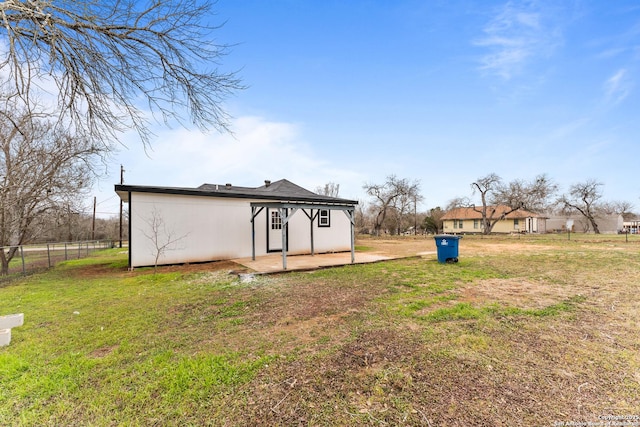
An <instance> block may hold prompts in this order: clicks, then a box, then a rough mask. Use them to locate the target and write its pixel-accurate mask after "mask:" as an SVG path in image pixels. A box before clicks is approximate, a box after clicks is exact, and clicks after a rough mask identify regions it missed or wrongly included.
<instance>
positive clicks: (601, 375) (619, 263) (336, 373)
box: [51, 236, 640, 426]
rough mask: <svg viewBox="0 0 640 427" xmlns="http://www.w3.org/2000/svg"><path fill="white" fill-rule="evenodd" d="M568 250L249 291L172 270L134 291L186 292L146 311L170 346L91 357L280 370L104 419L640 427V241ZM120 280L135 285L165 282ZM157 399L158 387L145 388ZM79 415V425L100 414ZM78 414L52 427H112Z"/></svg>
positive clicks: (465, 248) (530, 240)
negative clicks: (212, 358)
mask: <svg viewBox="0 0 640 427" xmlns="http://www.w3.org/2000/svg"><path fill="white" fill-rule="evenodd" d="M561 237H562V236H561ZM561 237H560V238H559V237H554V236H551V237H547V236H540V237H531V236H504V237H493V236H492V237H485V238H481V237H473V236H465V237H464V238H463V240H462V241H461V242H460V262H459V263H458V264H455V265H444V264H438V263H437V262H436V260H435V255H433V254H431V253H429V252H430V251H435V244H434V243H433V237H432V236H429V237H415V238H404V239H392V238H380V239H377V238H362V239H359V241H358V245H361V246H362V247H365V248H366V250H367V251H371V252H374V253H380V254H386V255H389V256H393V257H410V258H405V259H400V260H395V261H389V262H383V263H377V264H370V265H356V266H345V267H341V268H337V269H327V270H320V271H316V272H306V273H288V274H278V275H270V276H259V277H256V278H255V280H254V281H251V282H248V283H242V282H240V281H238V280H237V279H236V280H235V281H233V280H234V279H233V277H234V276H233V275H229V274H228V273H229V272H230V271H238V266H237V265H235V264H233V263H228V262H221V263H209V264H195V265H189V266H173V267H161V268H159V269H158V272H157V274H158V276H159V277H163V275H164V274H168V273H180V274H178V275H177V276H179V277H180V279H176V280H174V279H171V280H169V279H167V281H165V282H161V281H159V282H158V283H156V282H152V281H150V282H144V281H140V284H138V285H135V286H134V285H132V284H130V283H127V284H126V285H123V286H127V289H134V290H138V291H139V292H142V291H143V290H145V288H144V287H145V286H146V287H148V289H147V291H148V292H149V294H148V295H152V294H157V293H160V292H161V289H162V286H164V287H167V288H168V287H172V289H173V288H175V292H176V293H175V296H173V297H172V298H165V299H163V300H162V304H164V305H163V308H162V309H161V310H158V312H160V314H158V313H156V312H154V311H153V310H154V308H153V307H152V306H145V308H141V310H148V311H149V314H153V315H154V316H158V318H159V319H163V320H162V328H159V329H158V331H157V332H154V333H153V334H149V333H148V332H145V333H147V334H148V335H142V337H143V338H146V339H147V342H148V343H149V345H150V346H152V347H150V348H144V349H138V352H137V353H132V354H128V353H125V352H126V351H127V347H129V346H132V345H133V344H132V342H134V341H135V340H134V339H130V340H129V341H130V342H129V343H128V345H118V344H109V345H106V344H104V343H101V344H100V345H99V346H96V348H95V349H94V350H93V351H91V352H90V353H89V357H90V358H92V359H99V361H100V362H101V363H103V362H104V363H107V362H109V360H110V359H112V358H114V357H116V356H118V355H123V359H125V360H128V359H130V358H131V359H134V360H138V359H139V358H141V357H143V356H141V354H142V355H144V354H147V353H149V354H153V353H154V350H155V351H156V353H161V354H166V353H168V352H169V351H168V350H167V349H166V348H162V347H160V348H159V349H160V350H162V351H159V349H158V348H156V347H153V345H156V346H158V345H162V344H154V343H163V342H165V343H166V342H170V345H169V346H168V348H169V349H170V352H171V354H172V356H173V357H175V358H176V359H178V360H180V358H186V359H189V358H192V357H196V356H201V355H218V354H239V355H241V357H242V358H243V359H244V360H253V359H256V358H258V357H266V358H267V359H268V362H267V363H266V364H265V365H264V366H262V365H261V366H260V367H259V369H256V375H255V376H252V377H251V378H249V379H248V380H247V381H246V382H244V383H241V384H239V385H233V386H229V387H226V388H216V389H215V390H217V392H216V393H211V394H206V393H202V394H201V395H198V394H197V393H194V394H193V395H198V396H200V397H199V398H197V399H195V398H193V397H191V396H193V395H192V394H189V395H187V397H183V396H182V395H179V394H178V396H177V399H178V400H179V402H180V404H181V405H182V406H180V411H179V413H178V412H177V411H171V409H167V407H170V406H171V404H173V405H178V404H175V403H173V402H171V403H167V401H163V400H162V399H167V398H166V397H165V396H163V394H162V391H163V389H162V388H158V390H159V392H158V393H155V394H153V397H154V398H153V399H147V400H145V401H140V402H137V405H139V406H140V407H139V408H137V409H136V411H139V412H135V415H136V417H135V418H134V421H133V422H132V419H131V418H129V419H126V418H118V414H117V413H116V414H115V415H113V414H109V415H108V417H110V418H108V417H105V418H102V419H103V420H104V419H109V420H111V424H113V425H117V424H129V423H131V424H171V425H173V424H175V425H177V424H190V425H228V426H245V425H256V426H273V425H282V426H285V425H286V426H289V425H326V426H329V425H331V426H333V425H354V426H356V425H358V426H359V425H380V426H385V425H416V426H418V425H420V426H423V425H426V426H533V425H535V426H545V425H546V426H552V425H560V423H565V425H568V423H574V424H573V425H578V424H579V423H584V425H586V423H588V422H591V423H598V422H600V421H602V420H601V418H599V417H602V416H607V415H613V416H620V417H623V416H636V415H640V400H638V396H640V336H639V334H638V330H640V296H639V295H640V293H639V292H638V290H639V289H638V288H639V285H640V241H632V242H629V243H627V242H625V241H624V240H621V239H620V238H619V237H618V238H617V239H616V238H615V236H614V237H597V238H593V239H587V238H586V237H583V238H582V239H577V238H576V240H572V241H568V240H565V239H563V238H561ZM622 239H624V237H623V238H622ZM425 252H427V254H426V255H424V256H423V257H416V256H415V255H416V254H418V253H425ZM80 270H83V271H82V272H75V270H74V272H73V274H79V275H85V276H84V277H86V278H89V277H95V278H100V277H103V276H104V275H105V274H108V268H107V267H104V266H103V267H92V266H87V267H86V268H85V267H83V268H82V269H80ZM116 271H117V275H123V277H125V278H127V277H135V278H143V279H144V277H143V276H145V275H153V274H154V271H153V269H147V270H136V271H134V272H126V271H121V270H116ZM92 275H93V276H92ZM79 277H80V276H79ZM172 277H173V276H172ZM226 281H228V282H229V283H228V284H226V285H225V286H221V287H217V285H216V284H218V283H221V282H226ZM214 285H216V286H214ZM143 303H144V299H140V300H139V304H143ZM137 308H138V307H136V309H137ZM136 339H137V338H136ZM178 356H180V357H178ZM143 360H146V359H143ZM160 362H161V360H158V361H157V362H156V363H160ZM153 366H156V365H153ZM95 368H96V369H99V368H100V365H96V367H95ZM154 369H155V368H154ZM124 370H125V371H126V369H124ZM118 372H119V371H118V370H117V369H114V370H113V371H110V375H117V373H118ZM152 372H154V371H153V370H152V369H151V368H150V370H149V374H151V373H152ZM205 374H206V372H205V371H203V372H200V373H199V375H205ZM98 378H100V376H98ZM137 378H138V377H135V378H134V377H133V376H132V379H131V380H130V381H131V383H133V384H137V383H135V381H137ZM141 381H144V380H141ZM96 383H97V384H103V383H101V382H99V381H96ZM105 383H107V382H106V381H105ZM197 385H198V383H197V382H194V383H192V387H188V388H186V389H187V390H189V391H190V389H191V388H193V387H197ZM102 387H106V386H104V385H102ZM154 387H157V385H156V384H154V383H145V382H142V386H139V388H138V389H139V390H142V391H144V390H145V389H153V390H155V388H154ZM99 391H100V392H101V393H100V395H102V394H103V393H102V391H104V390H99ZM176 393H178V392H176ZM180 393H186V392H184V391H181V392H180ZM202 396H204V397H202ZM189 399H194V400H189ZM72 403H73V405H72V404H70V405H69V406H73V407H74V408H78V409H77V410H78V412H79V413H82V411H83V410H84V411H86V412H87V413H91V411H98V410H99V409H96V407H93V406H92V407H91V408H89V409H87V407H86V406H84V405H85V404H84V402H76V401H74V402H72ZM94 406H95V405H94ZM125 408H126V405H125ZM65 417H69V415H59V418H55V417H54V418H51V423H55V421H60V420H62V421H63V422H60V424H99V423H98V422H95V420H96V419H100V418H91V417H90V416H86V415H85V416H84V418H83V416H81V415H78V416H77V417H76V418H65ZM158 420H162V421H158ZM637 421H639V422H640V420H637ZM592 425H598V424H592ZM602 425H604V424H602Z"/></svg>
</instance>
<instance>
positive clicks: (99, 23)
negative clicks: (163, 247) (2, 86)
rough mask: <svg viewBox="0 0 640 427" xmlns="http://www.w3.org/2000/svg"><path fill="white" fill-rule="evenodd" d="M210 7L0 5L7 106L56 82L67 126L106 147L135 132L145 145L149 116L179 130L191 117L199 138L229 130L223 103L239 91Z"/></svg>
mask: <svg viewBox="0 0 640 427" xmlns="http://www.w3.org/2000/svg"><path fill="white" fill-rule="evenodd" d="M211 6H212V4H211V2H209V1H207V0H203V1H198V0H153V1H136V0H113V1H109V0H55V1H54V0H29V1H21V0H5V1H0V19H1V22H2V26H3V29H4V33H3V34H1V35H0V53H1V56H0V71H2V72H3V74H4V75H5V76H8V77H7V79H8V83H9V84H10V86H11V90H10V96H12V97H19V98H21V99H22V100H23V103H24V105H27V106H30V105H33V100H34V98H35V97H39V96H40V94H41V93H42V91H43V89H44V88H43V87H42V86H43V85H45V84H46V82H52V83H53V84H54V85H55V89H53V90H51V92H54V93H53V95H54V96H56V97H57V110H58V113H59V117H60V119H61V122H64V123H67V124H71V126H72V128H73V129H74V130H76V131H77V130H79V129H81V130H83V131H85V132H86V131H88V133H89V134H91V135H92V136H93V138H94V139H96V138H97V139H98V140H99V141H101V142H104V143H106V142H108V141H109V140H110V139H113V138H114V137H116V136H117V133H118V132H119V131H122V130H125V129H129V128H135V129H136V130H137V131H138V132H139V134H140V135H141V137H142V139H143V141H144V142H145V143H146V142H148V140H149V136H150V134H149V131H148V126H147V125H148V122H147V118H146V117H145V113H144V109H149V110H150V111H151V112H152V113H153V114H154V115H155V116H156V117H157V116H158V115H159V116H160V117H157V118H161V119H162V120H164V121H165V122H167V121H170V120H179V121H181V122H182V119H184V117H183V116H182V111H183V110H186V111H188V117H189V119H190V121H191V122H192V123H194V124H195V125H197V126H199V127H201V128H203V129H208V128H214V129H217V130H227V128H228V116H227V114H226V113H225V111H224V110H223V108H222V106H221V103H222V101H223V100H224V99H225V98H226V97H227V96H228V95H229V94H230V93H231V92H233V91H235V90H237V89H239V88H241V85H240V83H239V81H238V79H237V78H236V77H235V74H234V73H223V72H220V71H218V65H219V64H218V61H219V60H220V58H221V57H222V56H223V55H224V54H225V52H226V46H224V45H219V44H216V43H215V42H214V41H213V40H212V38H211V33H212V31H213V30H215V29H216V27H213V26H211V25H210V24H209V23H208V22H206V19H210V18H211V15H212V13H211ZM1 44H6V46H4V47H3V46H2V45H1ZM3 50H4V51H5V52H3Z"/></svg>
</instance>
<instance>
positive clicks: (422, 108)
mask: <svg viewBox="0 0 640 427" xmlns="http://www.w3.org/2000/svg"><path fill="white" fill-rule="evenodd" d="M215 8H216V10H217V15H216V16H213V17H212V19H213V22H215V23H222V22H225V24H224V26H223V27H222V28H221V29H219V30H218V31H217V32H216V33H215V36H216V41H217V42H219V43H226V44H232V45H234V46H233V47H232V48H231V50H230V52H229V54H228V56H226V57H224V58H223V62H222V66H221V68H222V69H223V70H225V71H231V70H238V74H239V76H240V77H241V78H242V80H243V83H244V84H245V85H246V86H247V89H245V90H243V91H241V92H238V93H237V94H236V95H235V96H233V97H232V98H230V99H229V100H228V101H227V103H226V108H227V110H228V111H229V112H230V113H231V114H232V115H233V117H234V120H233V122H232V128H233V131H234V135H233V136H230V135H221V134H217V133H215V132H213V133H208V134H203V133H200V132H199V131H197V130H188V129H182V128H177V127H176V128H173V129H166V128H157V129H155V133H156V135H157V137H156V138H155V140H154V141H153V150H152V151H150V152H149V153H148V155H146V154H145V153H144V151H143V150H142V147H141V145H140V143H139V142H138V141H137V139H136V138H135V135H128V136H126V137H125V138H124V141H125V143H126V145H127V147H128V148H127V149H122V150H121V151H120V153H118V155H117V156H116V157H115V158H114V159H113V161H112V163H111V164H110V165H109V169H108V173H109V176H108V177H107V178H106V179H103V180H102V181H100V183H99V184H97V185H96V187H95V189H94V195H96V197H97V200H98V206H99V207H98V211H99V212H101V214H102V215H108V214H115V213H117V211H118V208H117V206H118V199H117V197H116V196H115V195H114V193H113V184H115V183H117V182H118V181H119V176H120V175H119V169H120V164H122V165H123V166H124V168H125V183H127V184H132V185H163V186H184V187H195V186H198V185H200V184H202V183H204V182H208V183H219V184H224V183H232V184H234V185H243V186H259V185H261V184H262V183H263V181H264V180H265V179H271V180H277V179H280V178H286V179H289V180H290V181H293V182H295V183H297V184H299V185H302V186H303V187H306V188H308V189H310V190H314V189H315V188H316V187H318V186H321V185H323V184H325V183H327V182H335V183H337V184H339V185H340V196H341V197H345V198H353V199H360V200H363V201H365V200H367V197H366V195H365V194H364V191H363V189H362V186H363V184H364V183H366V182H370V183H382V182H383V181H384V180H385V178H386V176H388V175H390V174H395V175H397V176H398V177H400V178H408V179H410V180H419V181H420V183H421V187H422V194H423V196H424V202H423V203H422V205H421V206H420V207H419V209H420V210H426V209H429V208H433V207H436V206H442V207H444V206H446V204H447V202H448V201H449V200H450V199H453V198H455V197H461V196H470V195H471V188H470V183H471V182H473V181H474V180H475V179H477V178H479V177H481V176H485V175H487V174H489V173H496V174H498V175H499V176H501V177H502V178H503V179H504V180H505V181H510V180H513V179H525V180H529V179H532V178H534V177H535V176H536V175H538V174H541V173H546V174H547V175H548V176H549V177H551V178H552V179H553V180H554V181H555V182H556V183H557V184H559V186H560V190H561V191H566V190H567V189H568V187H569V186H570V185H571V184H573V183H576V182H580V181H585V180H587V179H592V178H593V179H597V180H599V181H601V182H602V183H603V184H604V186H603V188H602V190H603V193H604V198H605V199H606V200H627V201H630V202H631V203H633V204H634V205H635V207H636V209H635V210H636V211H638V210H640V180H639V179H638V173H637V170H638V166H639V165H640V143H638V136H639V135H640V116H639V114H638V113H639V112H640V108H639V107H640V105H639V104H640V96H639V92H638V90H639V88H638V86H637V83H638V81H639V79H640V3H638V2H637V0H634V1H624V0H620V1H617V0H616V1H580V0H576V1H564V2H563V1H522V2H520V1H508V2H505V1H482V2H474V1H456V0H452V1H437V0H433V1H409V0H398V1H382V0H380V1H373V0H350V1H333V0H325V1H322V2H319V1H294V0H269V1H267V0H244V1H238V0H219V1H218V3H217V5H216V6H215Z"/></svg>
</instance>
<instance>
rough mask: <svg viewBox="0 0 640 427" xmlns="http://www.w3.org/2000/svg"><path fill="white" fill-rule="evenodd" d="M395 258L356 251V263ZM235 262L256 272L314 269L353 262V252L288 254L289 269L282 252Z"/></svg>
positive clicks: (239, 259)
mask: <svg viewBox="0 0 640 427" xmlns="http://www.w3.org/2000/svg"><path fill="white" fill-rule="evenodd" d="M390 259H393V257H390V256H386V255H380V254H370V253H356V254H355V264H365V263H369V262H378V261H385V260H390ZM232 261H233V262H235V263H237V264H240V265H242V266H244V267H247V268H249V269H251V270H253V271H255V272H256V273H277V272H284V271H304V270H314V269H317V268H323V267H332V266H340V265H348V264H351V252H338V253H329V254H316V255H287V269H286V270H284V269H283V268H282V254H280V253H277V254H272V255H265V256H260V257H256V259H255V261H254V260H252V259H251V257H249V258H237V259H234V260H232Z"/></svg>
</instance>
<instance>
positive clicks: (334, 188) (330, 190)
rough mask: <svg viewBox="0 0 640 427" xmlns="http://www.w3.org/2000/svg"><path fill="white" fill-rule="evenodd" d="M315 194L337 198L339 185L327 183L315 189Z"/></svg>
mask: <svg viewBox="0 0 640 427" xmlns="http://www.w3.org/2000/svg"><path fill="white" fill-rule="evenodd" d="M316 194H320V195H323V196H330V197H338V195H339V194H340V184H336V183H335V182H327V183H326V184H325V185H323V186H322V187H316Z"/></svg>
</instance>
